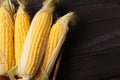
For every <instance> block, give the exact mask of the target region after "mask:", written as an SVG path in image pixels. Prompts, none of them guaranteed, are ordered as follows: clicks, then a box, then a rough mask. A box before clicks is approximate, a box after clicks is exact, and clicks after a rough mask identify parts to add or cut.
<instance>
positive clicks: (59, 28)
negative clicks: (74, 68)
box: [34, 12, 73, 80]
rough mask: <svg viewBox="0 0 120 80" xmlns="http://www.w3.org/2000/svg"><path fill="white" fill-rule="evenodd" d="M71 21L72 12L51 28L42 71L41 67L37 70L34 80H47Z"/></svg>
mask: <svg viewBox="0 0 120 80" xmlns="http://www.w3.org/2000/svg"><path fill="white" fill-rule="evenodd" d="M71 19H73V12H70V13H68V14H66V15H64V16H63V17H61V18H60V19H58V20H57V22H56V23H55V24H54V25H53V26H52V28H51V30H50V35H49V39H48V43H47V48H46V51H45V56H44V58H43V62H42V68H43V69H41V67H40V68H39V71H38V73H37V75H36V76H35V78H34V80H48V78H49V76H50V73H51V71H52V68H53V66H54V63H55V61H56V58H57V56H58V53H59V52H60V49H61V47H62V45H63V43H64V41H65V38H66V34H67V32H68V29H69V28H68V26H67V25H68V22H69V21H71ZM43 70H44V71H43ZM46 75H47V76H46Z"/></svg>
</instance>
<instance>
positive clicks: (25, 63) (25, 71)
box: [18, 0, 55, 80]
mask: <svg viewBox="0 0 120 80" xmlns="http://www.w3.org/2000/svg"><path fill="white" fill-rule="evenodd" d="M54 3H55V2H54V1H53V0H49V1H47V2H45V3H44V5H43V7H42V9H40V10H39V11H38V12H37V13H36V14H35V16H34V18H33V20H32V22H31V26H30V29H29V31H28V34H27V37H26V40H25V43H24V48H23V51H22V55H21V58H20V61H19V64H18V72H19V73H20V74H21V75H22V79H21V80H29V79H30V78H31V77H33V76H34V75H35V73H36V71H37V69H38V67H39V65H40V63H41V60H42V57H43V54H44V51H45V46H46V42H47V38H48V35H49V30H50V27H51V24H52V13H53V10H54Z"/></svg>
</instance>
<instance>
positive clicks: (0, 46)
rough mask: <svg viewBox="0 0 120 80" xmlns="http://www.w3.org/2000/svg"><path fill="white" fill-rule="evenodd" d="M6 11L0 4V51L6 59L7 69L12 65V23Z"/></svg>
mask: <svg viewBox="0 0 120 80" xmlns="http://www.w3.org/2000/svg"><path fill="white" fill-rule="evenodd" d="M9 16H10V15H9V13H8V11H7V10H6V9H5V8H4V7H3V6H0V51H1V52H2V53H3V55H4V56H5V58H6V60H7V64H8V70H10V69H11V68H12V67H13V66H14V53H13V45H14V44H13V26H14V25H13V24H12V23H11V18H10V17H9Z"/></svg>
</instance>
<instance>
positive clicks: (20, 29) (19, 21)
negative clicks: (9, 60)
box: [14, 1, 30, 64]
mask: <svg viewBox="0 0 120 80" xmlns="http://www.w3.org/2000/svg"><path fill="white" fill-rule="evenodd" d="M18 2H19V4H20V6H19V8H18V10H17V13H16V17H15V34H14V41H15V61H16V64H18V61H19V58H20V56H21V53H22V48H23V44H24V41H25V38H26V35H27V32H28V30H29V27H30V16H29V14H28V13H27V12H26V10H25V6H24V5H23V4H22V3H21V2H20V1H18Z"/></svg>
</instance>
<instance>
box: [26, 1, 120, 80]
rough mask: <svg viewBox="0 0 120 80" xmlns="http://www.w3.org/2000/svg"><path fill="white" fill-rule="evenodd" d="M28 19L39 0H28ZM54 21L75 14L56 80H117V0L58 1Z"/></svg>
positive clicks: (119, 66) (119, 24) (119, 35)
mask: <svg viewBox="0 0 120 80" xmlns="http://www.w3.org/2000/svg"><path fill="white" fill-rule="evenodd" d="M28 2H29V3H28V6H27V10H28V12H29V14H30V15H31V16H33V15H34V14H35V12H36V11H38V10H39V9H40V7H41V6H42V5H41V3H42V1H41V0H28ZM56 6H57V8H56V11H55V13H54V19H57V18H59V17H60V16H62V15H64V14H66V13H67V12H69V11H75V12H76V14H77V15H78V18H79V19H78V20H77V24H76V25H75V26H70V30H69V33H68V36H67V38H66V42H65V48H64V51H63V57H62V61H61V65H60V69H59V73H58V75H57V80H120V78H119V77H120V0H60V1H59V3H58V4H57V5H56Z"/></svg>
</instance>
